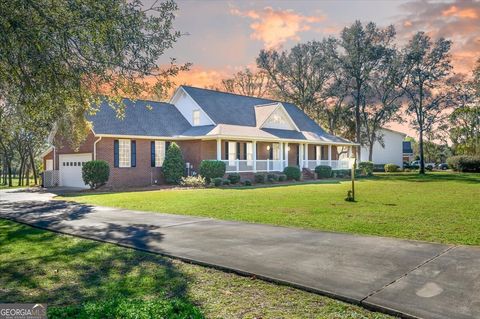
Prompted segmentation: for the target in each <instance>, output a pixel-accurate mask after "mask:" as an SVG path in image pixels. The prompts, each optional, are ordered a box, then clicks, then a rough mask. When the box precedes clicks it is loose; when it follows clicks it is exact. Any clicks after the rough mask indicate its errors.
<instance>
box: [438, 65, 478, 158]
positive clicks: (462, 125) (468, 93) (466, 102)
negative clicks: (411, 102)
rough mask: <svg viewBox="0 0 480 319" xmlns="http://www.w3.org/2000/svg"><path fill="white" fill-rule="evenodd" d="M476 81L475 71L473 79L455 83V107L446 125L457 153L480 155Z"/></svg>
mask: <svg viewBox="0 0 480 319" xmlns="http://www.w3.org/2000/svg"><path fill="white" fill-rule="evenodd" d="M479 67H480V61H479ZM479 67H477V68H479ZM475 81H476V79H475V73H474V78H473V80H466V79H458V80H456V81H455V83H454V85H453V86H454V106H455V109H454V110H453V112H452V113H451V114H450V116H449V117H448V121H447V123H446V124H445V125H444V127H445V131H447V135H448V137H449V138H450V141H451V142H452V149H453V151H454V153H455V154H456V155H480V94H479V93H480V90H478V88H477V87H476V86H477V84H476V83H475ZM477 90H478V91H477Z"/></svg>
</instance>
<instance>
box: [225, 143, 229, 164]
mask: <svg viewBox="0 0 480 319" xmlns="http://www.w3.org/2000/svg"><path fill="white" fill-rule="evenodd" d="M225 159H227V160H228V141H226V142H225Z"/></svg>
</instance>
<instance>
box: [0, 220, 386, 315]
mask: <svg viewBox="0 0 480 319" xmlns="http://www.w3.org/2000/svg"><path fill="white" fill-rule="evenodd" d="M0 243H1V254H0V287H1V288H0V303H4V302H31V303H36V302H42V303H45V302H46V303H48V309H49V318H85V319H87V318H88V319H90V318H99V319H100V318H102V319H108V318H122V319H128V318H135V319H143V318H177V319H187V318H188V319H196V318H338V319H339V318H352V319H353V318H356V319H357V318H379V319H380V318H390V317H389V316H386V315H383V314H379V313H374V312H369V311H367V310H365V309H362V308H360V307H357V306H353V305H349V304H346V303H343V302H340V301H336V300H333V299H330V298H326V297H323V296H319V295H316V294H312V293H307V292H304V291H300V290H297V289H294V288H290V287H286V286H280V285H274V284H271V283H266V282H263V281H261V280H256V279H252V278H246V277H241V276H238V275H235V274H231V273H224V272H221V271H218V270H214V269H209V268H204V267H200V266H196V265H192V264H188V263H184V262H181V261H178V260H173V259H170V258H165V257H162V256H159V255H154V254H149V253H145V252H140V251H136V250H133V249H128V248H122V247H119V246H115V245H112V244H105V243H99V242H96V241H91V240H85V239H80V238H76V237H72V236H67V235H59V234H56V233H53V232H48V231H44V230H39V229H36V228H32V227H29V226H25V225H21V224H17V223H14V222H10V221H6V220H2V219H0Z"/></svg>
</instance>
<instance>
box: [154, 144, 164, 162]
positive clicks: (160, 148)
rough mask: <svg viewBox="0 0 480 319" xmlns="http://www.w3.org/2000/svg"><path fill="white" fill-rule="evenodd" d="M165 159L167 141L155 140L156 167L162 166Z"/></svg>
mask: <svg viewBox="0 0 480 319" xmlns="http://www.w3.org/2000/svg"><path fill="white" fill-rule="evenodd" d="M164 160H165V141H155V167H162V166H163V161H164Z"/></svg>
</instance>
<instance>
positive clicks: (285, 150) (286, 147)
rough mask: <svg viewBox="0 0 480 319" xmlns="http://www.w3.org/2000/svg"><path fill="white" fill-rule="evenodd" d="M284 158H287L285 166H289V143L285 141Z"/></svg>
mask: <svg viewBox="0 0 480 319" xmlns="http://www.w3.org/2000/svg"><path fill="white" fill-rule="evenodd" d="M284 152H285V153H284V157H285V158H284V159H285V167H287V166H288V143H285V149H284Z"/></svg>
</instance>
